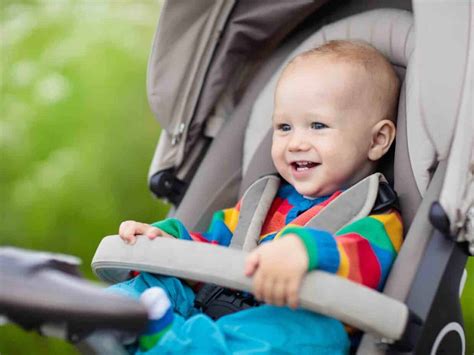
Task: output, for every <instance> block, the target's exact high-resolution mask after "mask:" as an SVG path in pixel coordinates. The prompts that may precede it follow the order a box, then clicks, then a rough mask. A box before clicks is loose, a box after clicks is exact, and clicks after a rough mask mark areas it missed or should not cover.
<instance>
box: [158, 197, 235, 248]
mask: <svg viewBox="0 0 474 355" xmlns="http://www.w3.org/2000/svg"><path fill="white" fill-rule="evenodd" d="M239 214H240V202H239V203H237V205H236V206H235V207H233V208H227V209H224V210H221V211H217V212H215V213H214V215H213V217H212V221H211V224H210V226H209V228H208V230H207V232H204V233H200V232H192V231H188V230H187V229H186V227H185V226H184V224H183V223H182V222H181V221H179V220H177V219H175V218H168V219H165V220H163V221H159V222H155V223H153V224H152V226H154V227H157V228H160V229H161V230H163V231H164V232H166V233H168V234H170V235H172V236H173V237H175V238H178V239H183V240H192V241H197V242H204V243H212V244H218V245H223V246H228V245H229V244H230V241H231V239H232V236H233V234H234V231H235V228H236V226H237V222H238V220H239Z"/></svg>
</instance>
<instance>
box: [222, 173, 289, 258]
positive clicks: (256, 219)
mask: <svg viewBox="0 0 474 355" xmlns="http://www.w3.org/2000/svg"><path fill="white" fill-rule="evenodd" d="M279 187H280V178H279V177H278V176H275V175H268V176H264V177H262V178H260V179H258V180H257V181H255V182H254V183H253V184H252V185H251V186H250V187H249V188H248V189H247V191H246V192H245V194H244V196H243V197H242V199H241V202H240V214H239V221H238V223H237V227H236V228H235V231H234V236H233V237H232V241H231V243H230V246H229V247H230V248H235V249H242V250H245V251H249V250H252V249H254V248H255V247H256V246H257V242H258V237H259V236H260V231H261V230H262V225H263V222H264V221H265V217H266V216H267V214H268V211H269V210H270V207H271V205H272V202H273V199H274V198H275V196H276V194H277V192H278V188H279Z"/></svg>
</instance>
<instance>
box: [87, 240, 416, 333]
mask: <svg viewBox="0 0 474 355" xmlns="http://www.w3.org/2000/svg"><path fill="white" fill-rule="evenodd" d="M246 256H247V253H246V252H243V251H241V250H235V249H230V248H226V247H222V246H217V245H213V244H206V243H196V242H189V241H185V240H178V239H171V238H157V239H155V240H149V239H148V238H146V237H138V238H137V242H136V244H134V245H128V244H125V243H124V242H123V241H122V240H121V239H120V238H119V237H118V236H108V237H105V238H104V239H103V240H102V241H101V243H100V245H99V247H98V248H97V251H96V253H95V255H94V258H93V260H92V268H93V270H94V272H95V273H96V275H97V276H98V277H99V278H101V279H102V280H104V281H108V282H119V281H122V280H125V279H126V278H127V277H128V276H129V271H130V270H141V271H146V272H151V273H156V274H163V275H169V276H175V277H181V278H185V279H190V280H195V281H202V282H206V283H213V284H218V285H221V286H224V287H229V288H233V289H237V290H242V291H248V292H252V280H251V278H249V277H246V276H245V275H244V272H243V271H244V262H245V258H246ZM300 305H301V306H302V307H303V308H305V309H308V310H311V311H314V312H318V313H321V314H324V315H327V316H330V317H334V318H337V319H339V320H341V321H342V322H344V323H347V324H349V325H352V326H354V327H356V328H358V329H361V330H363V331H365V332H369V333H372V334H376V335H379V336H381V337H383V338H386V339H390V340H395V341H396V340H400V339H401V338H402V336H403V334H404V331H405V328H406V326H407V324H408V322H409V314H410V312H409V309H408V307H407V306H406V305H405V304H404V303H402V302H400V301H398V300H395V299H392V298H390V297H388V296H386V295H384V294H381V293H379V292H377V291H374V290H372V289H370V288H368V287H365V286H362V285H359V284H356V283H354V282H352V281H349V280H347V279H344V278H342V277H338V276H336V275H333V274H329V273H326V272H323V271H312V272H310V273H308V274H307V276H305V278H304V280H303V284H302V287H301V290H300Z"/></svg>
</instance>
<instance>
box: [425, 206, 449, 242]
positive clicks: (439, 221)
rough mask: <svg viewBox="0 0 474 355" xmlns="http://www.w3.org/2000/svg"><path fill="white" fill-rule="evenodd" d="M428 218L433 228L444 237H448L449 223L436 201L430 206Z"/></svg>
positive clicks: (441, 207)
mask: <svg viewBox="0 0 474 355" xmlns="http://www.w3.org/2000/svg"><path fill="white" fill-rule="evenodd" d="M429 218H430V222H431V224H432V225H433V227H435V228H436V229H437V230H439V231H440V232H441V233H442V234H443V235H444V236H448V237H450V235H451V223H450V221H449V218H448V215H447V214H446V212H445V211H444V208H443V206H441V204H440V203H439V202H438V201H435V202H433V204H432V205H431V208H430V215H429Z"/></svg>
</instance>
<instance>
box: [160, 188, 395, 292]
mask: <svg viewBox="0 0 474 355" xmlns="http://www.w3.org/2000/svg"><path fill="white" fill-rule="evenodd" d="M341 192H342V191H336V192H335V193H333V194H332V195H330V196H325V197H318V198H316V199H308V198H305V197H303V196H302V195H300V194H299V193H298V192H297V191H296V190H295V189H294V187H293V186H291V185H289V184H282V185H281V186H280V188H279V190H278V193H277V195H276V197H275V199H274V200H273V202H272V205H271V207H270V210H269V212H268V214H267V216H266V219H265V222H264V223H263V227H262V230H261V233H260V238H259V243H266V242H269V241H271V240H275V239H278V238H282V237H284V236H285V235H288V234H296V235H297V236H298V237H299V238H301V240H302V242H303V244H304V245H305V247H306V250H307V252H308V257H309V268H308V269H309V270H314V269H320V270H324V271H327V272H331V273H335V274H338V275H340V276H342V277H346V278H348V279H350V280H352V281H354V282H357V283H361V284H363V285H365V286H368V287H371V288H374V289H378V290H381V289H382V288H383V285H384V283H385V280H386V278H387V275H388V273H389V271H390V268H391V266H392V264H393V262H394V260H395V257H396V256H397V254H398V251H399V249H400V247H401V244H402V240H403V226H402V221H401V217H400V214H399V213H398V211H397V210H395V209H391V210H389V211H388V212H385V213H383V214H372V215H369V216H367V217H364V218H361V219H359V220H357V221H355V222H353V223H351V224H349V225H346V226H345V227H343V228H342V229H340V230H339V231H337V232H336V233H335V234H334V235H333V234H331V233H328V232H326V231H324V230H318V229H314V228H309V227H304V225H305V224H306V222H308V221H309V220H310V219H311V218H312V217H314V216H315V215H316V214H318V213H319V212H320V211H321V210H322V209H323V208H324V207H325V206H327V205H328V204H329V203H331V201H332V200H334V199H335V198H336V197H337V196H339V195H340V194H341ZM239 214H240V201H239V202H238V203H237V205H236V206H235V207H233V208H228V209H224V210H221V211H218V212H215V213H214V216H213V219H212V221H211V224H210V226H209V229H208V230H207V232H204V233H199V232H192V231H188V230H187V229H186V227H185V226H184V225H183V223H181V222H180V221H179V220H177V219H173V218H170V219H165V220H163V221H159V222H156V223H153V226H155V227H158V228H160V229H162V230H163V231H165V232H167V233H169V234H171V235H173V236H174V237H176V238H179V239H185V240H193V241H199V242H207V243H213V244H218V245H223V246H228V245H229V244H230V241H231V239H232V236H233V232H234V231H235V228H236V226H237V222H238V219H239Z"/></svg>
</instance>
